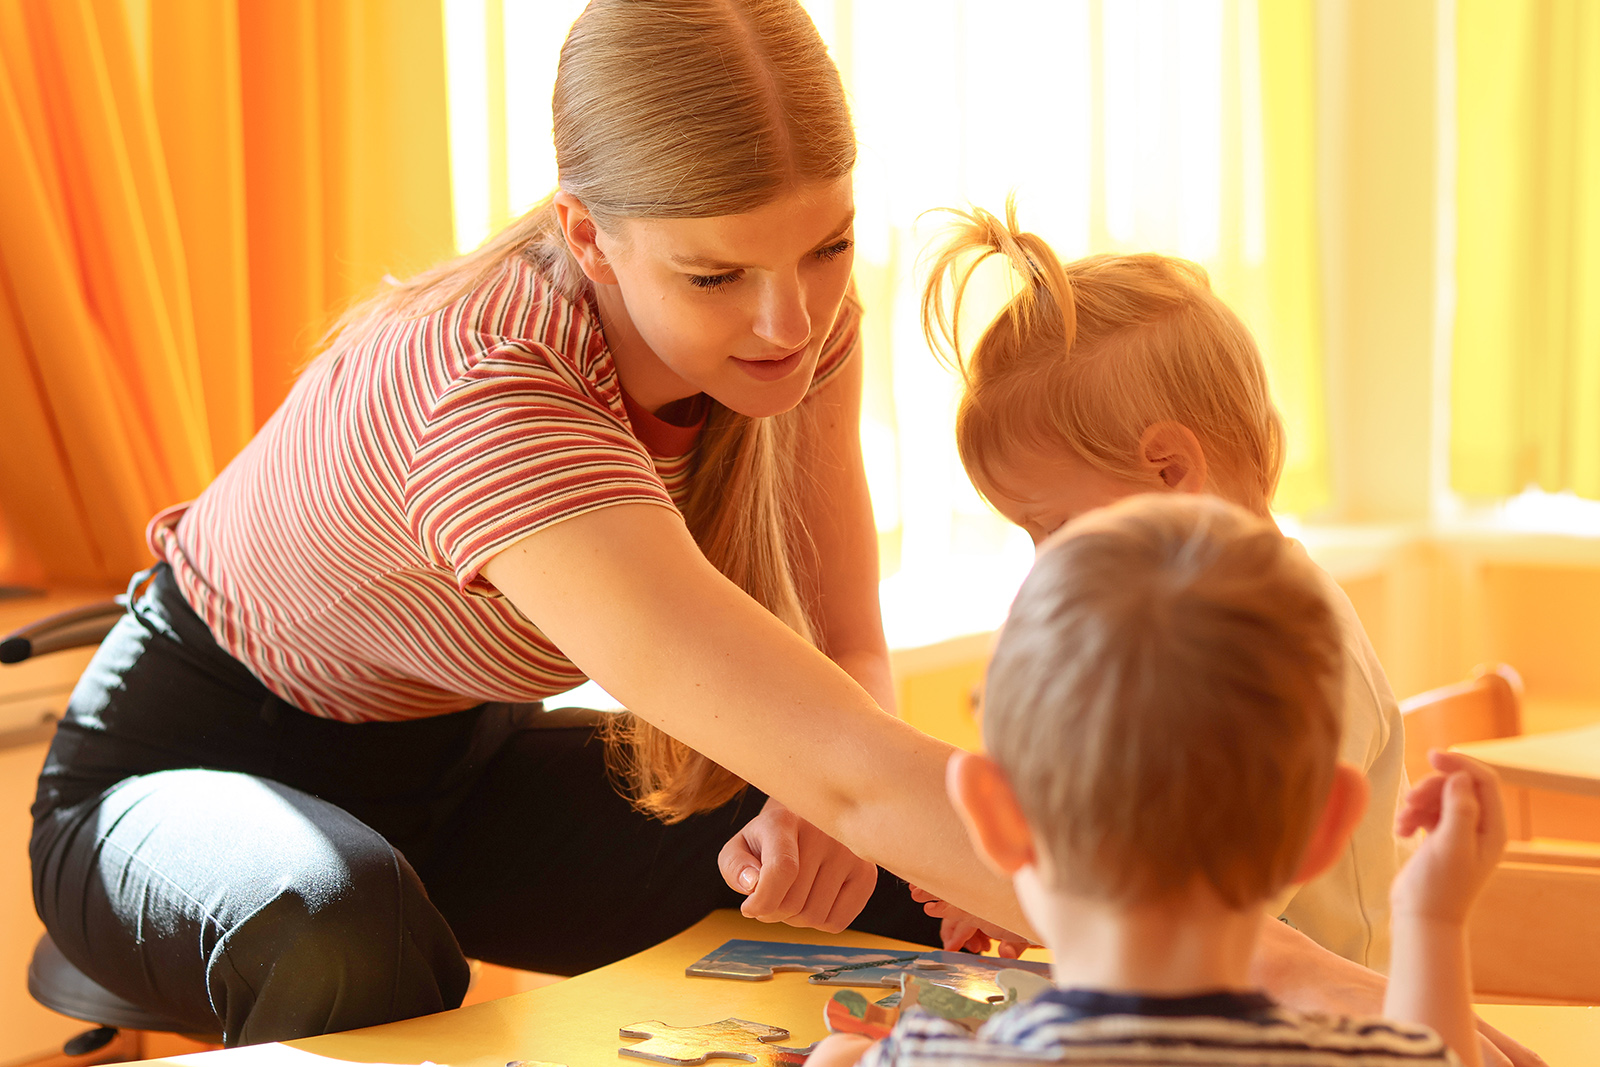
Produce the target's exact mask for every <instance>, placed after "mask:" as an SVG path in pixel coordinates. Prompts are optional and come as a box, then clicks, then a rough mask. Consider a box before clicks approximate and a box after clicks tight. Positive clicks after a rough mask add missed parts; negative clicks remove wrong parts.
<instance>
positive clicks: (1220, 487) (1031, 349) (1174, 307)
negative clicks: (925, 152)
mask: <svg viewBox="0 0 1600 1067" xmlns="http://www.w3.org/2000/svg"><path fill="white" fill-rule="evenodd" d="M946 213H947V214H949V215H950V216H951V217H952V219H953V222H952V224H951V226H950V229H949V233H948V236H947V239H946V241H945V243H944V244H943V245H942V246H941V247H940V248H939V250H938V251H937V252H936V254H935V255H934V258H933V260H932V263H931V267H930V271H929V278H928V280H927V282H926V287H925V288H924V290H923V295H922V328H923V331H924V333H925V334H926V336H927V338H928V342H929V344H930V345H931V346H932V347H933V349H934V351H935V352H936V353H938V354H940V355H941V356H942V357H944V358H945V359H946V360H947V361H948V362H951V363H952V364H953V365H954V366H955V367H956V369H957V370H959V372H960V373H961V376H962V379H963V383H964V385H965V389H964V392H963V395H962V398H961V403H960V407H959V409H958V410H957V414H956V442H957V449H958V451H959V452H960V455H961V462H962V465H963V466H965V467H966V469H967V472H968V473H969V474H976V475H982V476H983V478H984V480H985V481H987V483H988V484H991V485H992V484H994V468H995V466H996V465H998V464H1003V463H1006V462H1008V461H1013V460H1014V459H1015V458H1016V454H1017V451H1018V450H1019V449H1021V450H1027V449H1033V450H1041V449H1042V450H1044V451H1046V452H1049V451H1052V450H1059V449H1061V448H1063V447H1065V448H1068V449H1070V450H1071V451H1073V452H1074V453H1076V454H1077V455H1078V456H1080V457H1082V458H1083V459H1084V460H1086V461H1087V462H1088V463H1090V464H1092V465H1093V466H1095V467H1098V468H1100V469H1101V470H1103V471H1105V472H1106V473H1108V474H1112V475H1114V476H1117V477H1120V478H1126V479H1129V480H1138V479H1139V478H1140V477H1141V475H1144V474H1145V472H1146V470H1147V468H1146V467H1145V464H1144V457H1143V456H1142V455H1141V450H1140V440H1141V438H1142V436H1143V434H1144V431H1145V430H1146V429H1148V428H1149V427H1150V426H1153V425H1155V424H1156V423H1158V422H1162V421H1166V420H1171V421H1173V422H1177V423H1179V424H1181V425H1183V426H1186V427H1188V428H1189V429H1190V430H1191V431H1193V433H1194V434H1195V436H1196V437H1197V438H1198V439H1199V441H1200V444H1201V447H1202V448H1203V449H1204V450H1205V455H1206V458H1207V460H1208V463H1209V465H1210V470H1211V471H1212V472H1213V478H1212V481H1213V483H1214V484H1215V485H1216V491H1217V492H1218V495H1221V496H1224V497H1226V498H1228V499H1230V500H1232V501H1233V502H1234V503H1236V504H1239V505H1241V506H1243V507H1245V508H1248V509H1249V510H1251V511H1253V512H1255V513H1256V514H1258V515H1266V514H1267V513H1268V509H1269V507H1270V505H1271V502H1272V495H1273V493H1274V492H1275V491H1276V489H1277V485H1278V476H1279V474H1280V473H1281V472H1282V470H1283V423H1282V421H1281V419H1280V418H1279V416H1278V412H1277V409H1276V408H1275V407H1274V406H1273V404H1272V396H1271V393H1270V390H1269V388H1268V385H1267V373H1266V367H1265V366H1264V365H1263V364H1262V362H1261V354H1260V352H1259V351H1258V350H1257V349H1256V343H1255V340H1254V339H1253V338H1252V337H1251V336H1250V331H1249V330H1248V329H1246V328H1245V325H1244V323H1242V322H1240V321H1239V317H1238V316H1237V315H1235V314H1234V313H1233V311H1232V310H1230V309H1229V308H1228V306H1227V305H1226V304H1224V303H1223V302H1222V301H1221V300H1220V299H1219V298H1218V297H1217V295H1216V294H1215V293H1213V292H1212V291H1211V283H1210V280H1209V279H1208V278H1207V277H1206V272H1205V270H1204V268H1202V267H1200V266H1199V265H1198V264H1195V263H1191V262H1189V261H1188V260H1184V259H1177V258H1174V257H1172V256H1163V255H1156V254H1154V253H1142V254H1136V255H1097V256H1089V257H1087V258H1085V259H1079V260H1075V261H1073V262H1071V263H1065V264H1063V263H1062V262H1061V261H1060V259H1059V258H1057V256H1056V254H1055V252H1054V251H1053V250H1052V249H1051V248H1050V246H1049V245H1048V244H1047V243H1046V242H1045V241H1044V239H1043V238H1041V237H1039V236H1038V235H1036V234H1032V233H1028V232H1025V231H1024V230H1022V229H1021V228H1020V227H1019V226H1018V225H1017V212H1016V203H1015V201H1014V200H1008V201H1007V202H1006V216H1005V219H1004V220H1003V221H1002V220H1001V219H999V218H996V217H995V216H994V215H992V214H990V213H989V212H987V211H985V210H983V209H982V208H973V209H972V210H971V211H960V210H956V209H947V210H946ZM991 255H1001V256H1004V257H1005V259H1006V261H1007V262H1008V263H1009V264H1010V265H1011V267H1012V268H1013V270H1015V271H1016V272H1017V273H1018V274H1019V275H1020V276H1021V278H1022V285H1021V288H1020V291H1019V292H1018V293H1017V294H1016V295H1015V296H1014V297H1013V298H1012V299H1011V301H1010V302H1009V303H1007V304H1006V306H1005V307H1004V309H1003V310H1001V312H1000V314H999V316H998V317H997V318H996V319H995V320H994V322H993V323H991V324H990V325H989V327H988V328H987V329H986V330H985V331H984V332H983V334H982V335H981V337H980V338H979V339H978V341H977V343H976V344H974V345H973V346H972V351H971V352H970V353H966V352H963V351H962V345H961V341H960V335H961V305H962V301H963V298H964V297H965V296H966V291H967V287H968V284H969V283H970V282H971V280H972V275H973V272H974V270H975V269H976V268H977V266H978V264H979V263H981V262H982V261H983V260H984V259H986V258H988V257H989V256H991Z"/></svg>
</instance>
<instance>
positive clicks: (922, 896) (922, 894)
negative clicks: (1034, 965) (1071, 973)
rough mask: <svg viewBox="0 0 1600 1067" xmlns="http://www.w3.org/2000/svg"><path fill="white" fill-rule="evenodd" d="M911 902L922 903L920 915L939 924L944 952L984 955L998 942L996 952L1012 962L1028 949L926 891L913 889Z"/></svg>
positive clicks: (1006, 933)
mask: <svg viewBox="0 0 1600 1067" xmlns="http://www.w3.org/2000/svg"><path fill="white" fill-rule="evenodd" d="M911 899H912V900H915V901H918V902H919V903H921V904H922V905H923V909H922V910H923V911H925V912H927V913H928V914H929V915H932V916H933V917H934V918H935V919H938V920H939V937H940V940H942V941H943V942H944V947H945V951H947V952H987V951H989V945H990V943H991V942H993V941H998V942H999V947H998V948H997V949H996V950H995V951H996V952H997V953H998V954H999V955H1001V956H1004V957H1005V958H1006V959H1011V960H1014V959H1016V958H1018V957H1019V956H1021V955H1022V952H1023V950H1024V949H1026V948H1029V947H1030V945H1031V942H1029V941H1028V939H1027V938H1025V937H1023V936H1022V935H1021V934H1014V933H1012V932H1011V931H1010V930H1007V929H1006V928H1005V927H1003V926H996V925H995V924H994V923H990V922H985V921H983V920H982V919H980V918H978V917H977V916H976V915H973V914H972V913H971V912H966V911H962V910H961V909H960V908H958V907H956V906H955V905H954V904H950V903H948V902H946V901H943V900H940V899H939V898H938V897H936V896H934V895H933V894H932V893H930V892H928V891H927V890H926V889H919V888H918V887H916V886H912V887H911Z"/></svg>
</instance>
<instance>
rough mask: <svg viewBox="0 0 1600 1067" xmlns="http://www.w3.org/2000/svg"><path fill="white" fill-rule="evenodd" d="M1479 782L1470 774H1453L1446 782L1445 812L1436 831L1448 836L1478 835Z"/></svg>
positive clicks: (1465, 836) (1440, 817)
mask: <svg viewBox="0 0 1600 1067" xmlns="http://www.w3.org/2000/svg"><path fill="white" fill-rule="evenodd" d="M1479 812H1480V806H1479V804H1478V787H1477V783H1475V782H1474V781H1473V780H1472V776H1471V775H1470V774H1465V773H1460V772H1458V773H1456V774H1452V775H1451V776H1450V777H1449V778H1448V779H1446V780H1445V783H1444V813H1443V814H1442V815H1440V816H1439V828H1438V829H1437V830H1435V831H1434V832H1435V833H1437V834H1440V835H1441V836H1443V837H1447V838H1457V839H1462V838H1472V837H1476V836H1477V835H1478V816H1479Z"/></svg>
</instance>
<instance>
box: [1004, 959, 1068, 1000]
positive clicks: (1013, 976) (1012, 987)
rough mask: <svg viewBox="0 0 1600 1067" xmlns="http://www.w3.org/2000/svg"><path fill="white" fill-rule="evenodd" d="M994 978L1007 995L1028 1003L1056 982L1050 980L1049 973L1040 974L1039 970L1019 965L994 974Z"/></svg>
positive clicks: (1009, 997)
mask: <svg viewBox="0 0 1600 1067" xmlns="http://www.w3.org/2000/svg"><path fill="white" fill-rule="evenodd" d="M994 980H995V981H996V982H997V983H998V984H999V986H1000V988H1001V989H1003V990H1004V991H1005V994H1006V997H1007V998H1008V999H1014V1000H1015V1001H1016V1002H1017V1003H1018V1004H1026V1003H1027V1002H1028V1001H1030V1000H1032V999H1033V998H1034V997H1036V996H1038V995H1039V994H1040V993H1043V992H1044V991H1045V990H1046V989H1049V988H1050V987H1051V986H1053V985H1054V984H1055V983H1054V982H1052V981H1050V978H1049V976H1048V975H1043V974H1039V973H1038V972H1037V971H1024V970H1022V969H1020V968H1018V967H1006V968H1005V969H1003V970H1001V971H1000V973H999V974H997V975H995V976H994ZM1013 994H1015V996H1013Z"/></svg>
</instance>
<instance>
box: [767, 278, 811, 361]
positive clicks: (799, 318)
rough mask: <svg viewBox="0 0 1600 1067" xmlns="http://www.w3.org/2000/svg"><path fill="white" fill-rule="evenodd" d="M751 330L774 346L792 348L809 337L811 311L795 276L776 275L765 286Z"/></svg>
mask: <svg viewBox="0 0 1600 1067" xmlns="http://www.w3.org/2000/svg"><path fill="white" fill-rule="evenodd" d="M755 332H756V335H757V336H758V337H760V338H761V339H762V340H763V341H766V342H767V343H768V344H770V345H772V346H773V347H774V348H779V349H783V350H784V351H786V352H787V351H792V350H794V349H796V348H799V347H801V346H802V345H804V344H805V343H806V342H807V341H809V340H810V339H811V314H810V312H808V311H807V310H806V294H805V290H804V289H802V288H801V286H800V284H799V280H798V279H793V278H791V279H779V280H776V281H774V282H773V283H772V284H770V285H768V286H767V287H766V288H765V291H764V292H763V293H762V299H761V306H760V308H758V309H757V311H756V321H755Z"/></svg>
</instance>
